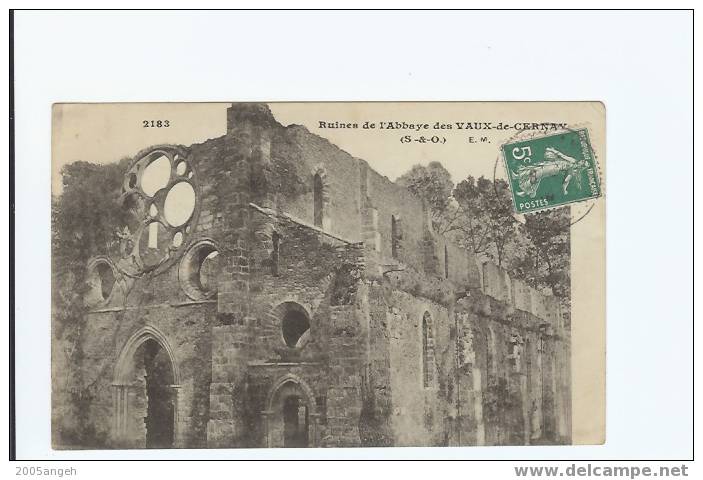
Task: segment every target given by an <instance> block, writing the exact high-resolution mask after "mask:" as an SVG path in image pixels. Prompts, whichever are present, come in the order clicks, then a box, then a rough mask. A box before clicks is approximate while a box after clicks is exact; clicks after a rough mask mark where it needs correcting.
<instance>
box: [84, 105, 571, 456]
mask: <svg viewBox="0 0 703 480" xmlns="http://www.w3.org/2000/svg"><path fill="white" fill-rule="evenodd" d="M124 173H125V175H124V183H123V186H122V196H121V198H120V202H121V205H122V206H123V208H124V209H126V210H127V211H129V212H130V219H131V221H130V222H128V224H126V225H115V230H116V231H117V232H119V235H118V238H117V239H116V244H117V245H118V248H117V249H116V251H117V252H119V253H111V254H108V253H107V252H106V254H105V255H104V256H98V257H95V258H93V259H92V260H91V261H90V263H89V265H88V272H89V273H88V279H89V281H88V283H89V291H88V293H87V294H86V295H85V306H86V313H85V319H84V331H83V334H82V337H81V338H82V340H81V341H82V345H81V348H82V352H83V356H82V358H81V364H80V365H77V366H76V367H75V368H80V369H81V370H82V375H81V377H80V378H82V379H83V380H82V381H83V382H86V383H90V384H91V385H94V386H95V388H94V389H95V392H96V394H95V395H94V397H93V398H91V400H90V404H89V406H88V407H87V408H86V409H85V411H84V412H82V414H83V415H84V416H85V417H84V419H85V422H86V423H87V424H88V425H90V428H91V429H93V430H94V431H95V432H96V434H95V437H96V438H101V439H103V440H102V443H101V444H100V445H97V444H96V445H83V447H86V448H241V447H247V448H252V447H263V448H266V447H358V446H460V445H533V444H542V445H543V444H564V443H570V442H571V379H570V369H571V366H570V328H569V325H568V322H566V321H565V318H567V312H565V311H563V310H564V307H563V305H562V304H561V303H560V302H559V301H558V299H557V298H555V297H552V296H548V295H543V294H541V293H539V292H537V291H536V290H534V289H533V288H531V287H529V286H527V285H526V284H524V283H523V282H521V281H518V280H515V279H511V278H510V277H509V276H508V275H507V273H506V272H505V271H503V270H501V269H500V268H498V267H497V266H495V265H493V264H492V263H481V262H479V261H478V260H477V259H476V258H475V257H474V256H473V255H472V254H470V253H468V252H467V251H466V250H464V249H461V248H459V247H457V246H455V245H453V244H451V243H450V242H448V241H446V240H445V238H443V237H442V236H441V235H438V234H437V233H436V232H435V231H434V230H433V228H432V224H431V221H430V219H429V218H430V217H429V212H428V209H427V207H426V206H425V205H424V204H423V201H422V200H421V199H419V198H418V197H416V196H415V195H413V194H412V193H411V192H410V191H409V190H407V189H405V188H403V187H401V186H399V185H396V184H395V183H393V182H391V181H390V180H388V179H387V178H386V177H383V176H381V175H379V174H378V173H377V172H376V171H374V169H373V168H372V166H370V165H369V164H367V162H365V161H364V160H362V159H359V158H355V157H353V156H351V155H349V154H348V153H346V152H344V151H342V150H341V149H339V148H337V147H336V146H335V145H333V144H331V143H330V142H329V141H327V140H326V139H324V138H321V137H319V136H317V135H315V134H313V133H311V132H309V131H308V130H307V129H306V128H304V127H301V126H297V125H290V126H283V125H281V124H280V123H278V122H277V121H276V119H275V118H274V117H273V115H272V114H271V111H270V110H269V108H268V106H267V105H265V104H233V105H232V106H231V107H230V108H229V109H228V111H227V133H226V134H225V135H223V136H221V137H219V138H215V139H211V140H208V141H206V142H204V143H201V144H194V145H190V146H181V145H158V146H154V147H151V148H149V149H146V150H143V151H142V152H140V153H139V154H137V155H136V156H135V157H134V159H133V161H132V162H131V164H130V166H129V167H128V169H127V170H126V171H125V172H124Z"/></svg>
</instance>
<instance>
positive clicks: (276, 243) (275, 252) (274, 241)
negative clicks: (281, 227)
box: [271, 232, 281, 277]
mask: <svg viewBox="0 0 703 480" xmlns="http://www.w3.org/2000/svg"><path fill="white" fill-rule="evenodd" d="M271 246H272V250H271V275H273V276H274V277H277V276H278V257H279V253H280V248H281V236H280V235H279V234H278V233H277V232H273V234H272V235H271Z"/></svg>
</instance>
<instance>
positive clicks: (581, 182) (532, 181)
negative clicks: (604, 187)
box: [502, 128, 601, 213]
mask: <svg viewBox="0 0 703 480" xmlns="http://www.w3.org/2000/svg"><path fill="white" fill-rule="evenodd" d="M502 152H503V159H504V160H505V166H506V168H507V170H508V177H509V183H510V189H511V191H512V194H513V202H514V204H515V211H516V212H517V213H529V212H533V211H536V210H543V209H545V208H550V207H554V206H558V205H566V204H568V203H574V202H579V201H582V200H586V199H589V198H595V197H599V196H600V195H601V187H600V180H599V176H598V167H597V165H596V160H595V157H594V155H593V149H592V148H591V142H590V141H589V139H588V132H587V131H586V129H585V128H584V129H580V130H572V131H569V132H564V133H560V134H557V135H550V136H547V137H540V138H532V139H529V140H523V141H519V142H514V143H507V144H505V145H503V146H502Z"/></svg>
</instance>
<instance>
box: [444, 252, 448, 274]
mask: <svg viewBox="0 0 703 480" xmlns="http://www.w3.org/2000/svg"><path fill="white" fill-rule="evenodd" d="M444 278H449V250H448V249H447V246H446V245H444Z"/></svg>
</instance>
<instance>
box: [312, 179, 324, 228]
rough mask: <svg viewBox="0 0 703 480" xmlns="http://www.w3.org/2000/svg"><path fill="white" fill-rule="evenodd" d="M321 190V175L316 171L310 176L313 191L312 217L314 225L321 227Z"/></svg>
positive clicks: (322, 186) (322, 188) (322, 187)
mask: <svg viewBox="0 0 703 480" xmlns="http://www.w3.org/2000/svg"><path fill="white" fill-rule="evenodd" d="M323 191H324V185H323V183H322V177H321V176H320V174H319V173H316V174H315V176H313V178H312V192H313V219H314V222H315V226H316V227H320V228H322V219H323V215H324V212H323V206H324V202H323Z"/></svg>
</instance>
